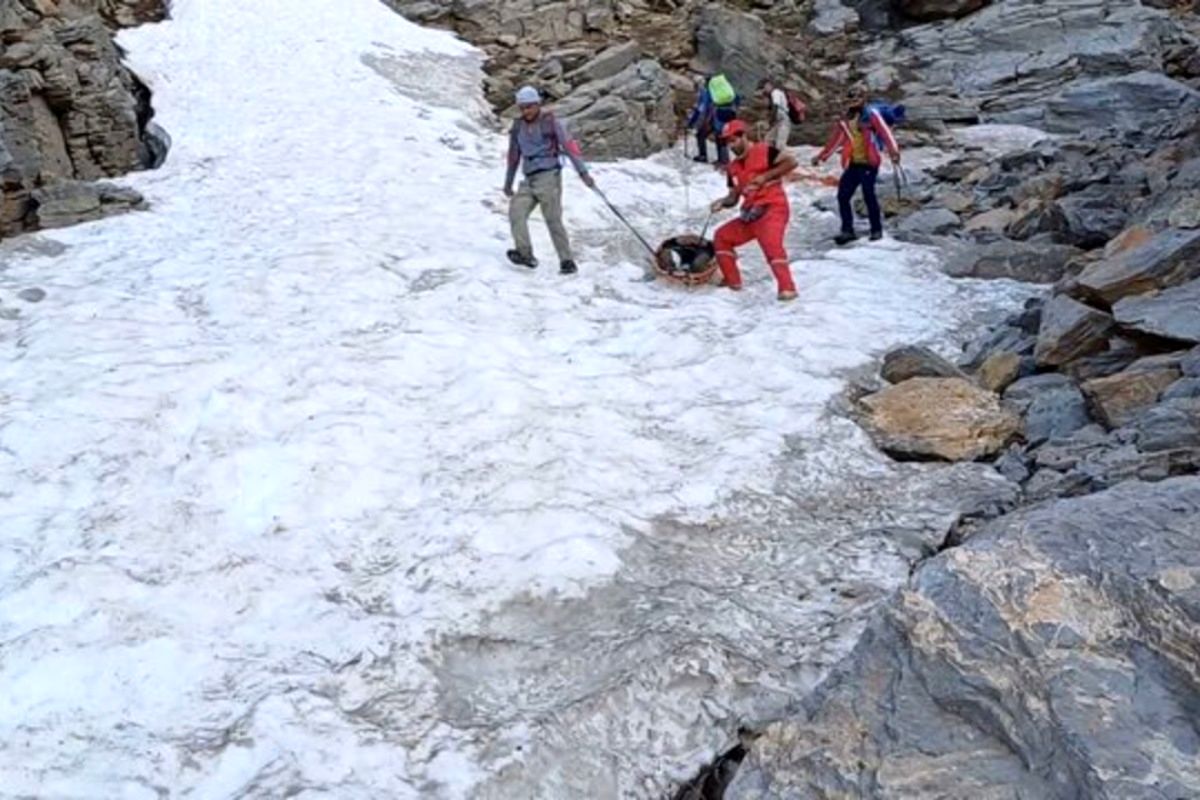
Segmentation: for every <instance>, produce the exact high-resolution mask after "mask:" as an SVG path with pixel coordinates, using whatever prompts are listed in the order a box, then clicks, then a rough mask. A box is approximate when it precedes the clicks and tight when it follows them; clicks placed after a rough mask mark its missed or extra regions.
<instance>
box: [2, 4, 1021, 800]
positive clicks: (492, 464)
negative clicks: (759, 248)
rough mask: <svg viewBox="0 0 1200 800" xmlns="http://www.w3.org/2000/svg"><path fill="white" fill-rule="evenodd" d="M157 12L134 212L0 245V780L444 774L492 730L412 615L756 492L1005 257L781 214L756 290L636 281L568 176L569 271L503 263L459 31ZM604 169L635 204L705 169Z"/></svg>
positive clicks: (621, 250)
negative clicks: (787, 294) (157, 165)
mask: <svg viewBox="0 0 1200 800" xmlns="http://www.w3.org/2000/svg"><path fill="white" fill-rule="evenodd" d="M172 11H173V18H172V20H170V21H168V22H166V23H163V24H159V25H153V26H146V27H143V28H140V29H137V30H132V31H127V32H125V33H123V34H122V37H121V41H122V45H123V46H125V47H126V48H127V49H128V50H129V51H130V53H131V57H132V63H133V66H134V68H135V69H136V70H137V71H138V72H139V74H140V75H142V76H143V78H145V79H147V80H148V82H149V83H150V85H151V87H152V89H153V91H154V98H155V105H156V107H157V109H158V111H159V119H160V121H161V122H162V124H163V125H164V126H165V127H166V128H167V129H168V130H169V131H170V132H171V134H172V136H173V139H174V142H175V149H174V150H173V151H172V153H171V156H170V158H169V160H168V162H167V164H166V166H164V167H163V168H162V169H161V170H159V171H157V172H154V173H148V174H142V175H138V176H133V177H131V178H129V179H128V180H127V183H128V184H130V185H132V186H135V187H136V188H138V189H139V190H141V191H142V192H144V193H145V194H146V196H147V197H148V199H149V200H150V202H151V205H152V209H151V210H150V211H149V212H146V213H141V214H133V215H127V216H124V217H121V218H117V219H111V220H106V221H103V222H99V223H95V224H90V225H84V226H80V227H77V228H73V229H70V230H66V231H57V232H55V233H53V234H45V235H42V236H40V237H38V238H39V239H41V240H45V241H52V242H54V243H56V244H57V245H61V246H62V247H65V248H66V250H65V252H63V253H61V254H57V255H47V254H42V255H39V252H43V251H44V252H46V253H50V252H53V250H54V248H53V247H48V248H43V249H42V250H39V249H38V248H31V247H27V246H24V245H10V244H6V245H5V250H4V251H3V252H4V260H5V266H4V270H3V272H2V273H0V290H4V291H5V293H7V292H8V290H11V289H19V288H23V287H26V286H31V285H35V284H36V285H38V286H41V287H43V288H45V289H46V290H47V292H48V296H47V298H46V299H45V300H44V301H43V302H42V303H40V304H38V305H36V306H32V305H31V306H23V307H22V316H21V317H20V318H19V319H18V320H16V321H15V322H4V323H3V324H4V325H5V326H6V327H5V328H4V329H2V331H0V336H2V337H3V338H2V339H0V341H2V343H3V352H4V359H3V362H2V366H0V375H2V385H3V387H4V388H3V394H2V395H0V402H2V403H3V406H4V423H3V427H2V429H0V484H2V485H3V486H4V487H5V490H4V491H5V500H6V504H7V506H8V508H7V510H6V513H5V517H6V525H5V527H4V547H3V553H2V554H0V641H2V642H3V652H4V658H3V661H2V662H0V683H2V684H3V685H4V686H5V687H6V691H5V692H4V693H3V694H0V742H4V744H3V745H2V746H0V774H3V775H4V776H5V791H8V792H12V793H14V794H16V795H36V796H63V797H75V796H79V797H83V796H87V797H97V796H105V797H113V796H127V797H142V796H145V797H150V796H155V795H156V794H162V793H166V794H174V793H180V794H185V793H194V794H196V795H197V796H206V797H224V796H260V795H262V796H266V795H272V796H274V795H275V794H279V793H287V792H290V791H291V790H292V789H293V788H295V787H308V788H310V789H312V790H314V791H317V790H321V791H328V792H332V793H334V794H336V795H338V796H341V797H417V796H436V795H442V796H453V797H458V796H463V795H464V794H466V793H468V792H469V791H470V787H471V786H472V785H474V784H475V783H476V782H477V781H478V780H479V779H480V775H481V774H482V773H481V772H480V773H477V772H475V770H476V769H477V768H478V767H477V766H474V765H478V764H480V763H483V762H484V761H487V762H488V763H491V764H495V763H497V759H498V758H500V757H499V756H496V755H495V754H494V753H492V754H488V753H484V752H483V751H481V750H479V749H477V748H473V747H470V746H468V745H466V744H464V741H465V739H464V733H463V732H462V731H460V730H457V729H455V728H454V727H453V726H449V725H447V724H445V723H444V722H443V721H442V719H443V717H444V714H445V711H444V709H443V708H442V707H441V706H439V698H438V697H437V695H436V692H435V691H434V688H433V687H432V683H433V678H432V676H431V673H430V671H429V669H428V668H427V666H426V663H425V661H424V658H425V657H426V656H427V655H428V653H429V651H430V649H431V648H432V647H434V646H435V644H436V642H437V640H438V638H439V637H441V636H445V635H448V634H449V633H450V632H452V631H463V630H470V628H471V625H472V624H473V620H475V619H477V618H478V617H479V616H480V615H481V614H483V613H484V612H486V611H487V610H489V609H493V608H495V607H497V606H498V605H499V604H501V603H502V602H504V601H506V600H509V599H511V598H514V597H518V596H533V597H538V596H554V597H563V596H572V595H575V596H577V595H580V594H581V593H583V592H584V591H586V590H587V588H588V587H592V586H595V585H597V584H598V583H601V582H603V580H604V579H605V578H606V577H608V576H611V575H612V574H613V573H614V572H615V571H616V570H618V569H619V568H620V566H621V563H622V562H621V553H622V549H623V548H624V547H626V546H627V545H628V544H629V542H630V536H631V534H633V533H639V532H640V533H644V532H646V531H648V530H649V524H650V521H651V520H653V519H655V518H656V517H659V516H661V515H669V516H671V517H673V518H676V519H680V520H688V519H690V520H704V519H707V518H709V517H711V516H713V515H719V514H721V513H724V512H726V511H728V509H727V508H726V504H727V503H728V502H729V499H730V498H731V497H732V496H733V495H734V494H735V493H737V492H747V491H760V492H770V491H771V487H772V480H773V476H772V464H773V460H774V459H775V458H777V457H778V455H779V453H780V451H781V449H782V448H783V446H784V437H785V436H788V435H791V434H805V435H809V436H812V435H814V434H815V433H816V432H818V430H819V427H818V426H820V425H821V424H822V423H821V416H822V412H823V408H824V406H825V403H826V402H827V401H828V399H829V398H830V397H831V396H832V395H833V394H834V393H835V392H836V391H837V390H838V389H839V387H840V379H839V377H838V376H839V374H840V372H841V371H842V370H844V369H847V368H850V367H853V366H856V365H858V364H861V363H862V362H863V361H864V360H866V359H868V358H869V357H870V356H871V355H873V354H875V353H878V352H879V351H881V350H882V349H883V348H885V347H886V346H888V345H890V344H893V343H896V342H900V341H910V340H920V339H925V338H929V337H934V336H937V335H939V334H940V333H942V332H943V331H944V330H945V329H946V328H947V327H948V326H951V325H954V324H957V323H958V322H959V321H961V320H963V319H966V318H969V316H970V315H971V314H972V313H974V309H975V308H976V306H977V305H980V304H988V303H991V302H993V301H994V300H995V298H996V297H997V296H998V294H997V293H998V292H1000V291H1001V290H1000V289H999V288H998V287H996V286H992V287H987V288H986V289H979V288H978V287H967V286H966V285H964V284H957V285H956V284H952V283H951V282H949V281H948V280H946V279H944V278H943V277H941V276H940V275H939V274H938V273H937V271H936V270H935V269H934V266H933V264H932V260H931V257H930V255H929V254H928V253H926V252H923V251H920V250H916V249H913V248H908V247H902V246H900V245H897V244H895V243H890V242H884V243H881V244H880V245H878V246H863V247H861V248H859V249H855V250H850V251H846V252H841V253H836V254H833V255H831V256H829V257H812V258H806V257H805V254H804V253H803V252H800V251H799V250H797V251H796V252H795V253H794V255H795V256H796V257H797V263H796V265H795V269H796V272H797V277H798V283H799V287H800V292H801V299H800V300H799V301H798V302H796V303H793V304H790V305H786V306H784V305H778V304H776V303H775V300H774V293H773V286H772V285H771V284H770V282H769V281H768V280H767V278H766V276H765V269H764V267H763V265H762V263H761V260H760V259H759V258H758V257H757V255H753V256H750V257H748V259H747V263H746V264H745V269H746V272H747V278H748V282H747V290H746V291H745V292H743V293H741V294H738V295H734V294H727V293H719V292H717V291H709V290H705V291H697V292H692V293H682V292H679V291H676V290H673V289H672V288H670V287H666V286H663V285H659V284H647V283H643V282H642V281H641V280H640V279H641V276H642V272H643V268H642V266H641V264H640V260H641V254H639V253H637V251H636V249H631V247H630V245H629V237H628V236H626V235H625V234H624V233H623V232H622V231H621V229H620V228H618V226H617V224H616V222H615V221H614V220H613V219H612V218H611V216H609V215H608V212H607V211H606V210H604V208H603V207H602V206H601V204H600V203H599V201H598V200H597V198H595V197H593V196H591V195H590V194H588V193H586V192H585V191H584V190H583V188H582V187H581V186H580V185H579V184H578V182H577V181H575V179H574V177H573V176H567V177H566V182H567V205H568V218H569V221H570V227H571V229H572V231H573V232H574V233H575V237H576V241H577V245H578V247H579V250H580V254H581V258H580V261H581V263H582V274H581V275H580V276H578V277H575V278H564V277H560V276H558V275H557V274H554V272H553V271H552V270H546V269H543V270H540V271H538V272H535V273H523V272H521V271H518V270H514V269H512V268H510V267H508V266H507V265H506V264H505V262H504V261H503V255H502V253H503V250H504V248H505V247H506V243H507V237H508V233H507V222H506V220H505V217H504V215H503V201H502V198H501V197H500V195H499V185H500V181H501V178H502V172H503V163H502V151H503V139H502V138H501V137H500V136H498V135H497V134H496V133H495V131H494V130H492V129H491V128H489V127H488V126H487V124H486V120H487V112H486V109H485V108H484V105H483V102H482V99H481V97H480V94H479V91H478V86H479V79H480V72H479V63H480V56H479V54H478V53H477V52H475V51H474V50H472V49H470V48H468V47H466V46H464V45H462V44H461V43H459V42H456V41H455V40H453V39H452V38H451V37H449V36H447V35H445V34H441V33H435V32H430V31H425V30H422V29H419V28H417V27H415V26H413V25H411V24H409V23H407V22H405V21H404V20H402V19H401V18H400V17H398V16H397V15H395V14H392V13H390V12H389V11H388V10H387V9H386V8H385V7H384V6H383V5H382V4H381V3H379V2H376V0H344V2H339V3H330V2H325V1H324V0H256V2H252V3H247V2H242V0H176V1H175V2H174V3H173V4H172ZM597 175H598V180H599V181H600V184H601V185H602V186H603V187H604V189H605V190H606V192H607V193H608V195H609V196H610V197H611V198H612V199H613V200H614V201H616V202H618V203H619V204H620V205H622V206H623V207H624V208H626V209H628V210H629V212H630V213H631V214H632V215H633V217H634V218H635V220H637V223H638V224H639V225H641V226H644V228H645V229H646V230H648V231H650V232H652V236H653V235H656V234H661V235H663V236H665V235H667V234H670V233H676V232H679V230H678V228H679V227H680V226H685V223H687V224H691V225H696V226H698V220H699V219H700V218H701V217H702V216H703V215H702V214H701V213H699V209H700V208H701V207H702V205H703V202H704V201H705V200H707V199H709V198H711V197H715V196H717V195H719V194H721V193H722V189H721V185H720V182H719V180H718V179H717V178H716V177H715V176H714V175H711V174H707V173H694V174H692V177H693V183H692V184H691V185H690V188H688V187H685V186H684V185H683V184H682V183H681V182H680V171H679V169H678V167H677V162H676V161H675V160H673V159H672V158H671V157H663V158H660V159H657V160H654V161H650V162H645V163H635V164H615V165H606V166H601V167H600V168H598V169H597ZM688 192H690V193H691V194H688ZM793 197H794V200H795V201H796V207H797V217H798V218H797V225H798V226H804V225H814V224H821V225H824V224H826V222H825V221H824V218H817V217H812V216H807V212H806V211H804V207H805V206H806V204H807V201H808V199H809V197H810V195H809V194H807V193H806V192H805V191H803V190H801V189H795V190H794V194H793ZM681 198H683V202H682V203H681ZM689 203H694V204H693V205H692V207H691V214H690V215H688V214H686V213H684V211H685V210H686V208H685V209H684V211H681V205H683V206H685V207H686V206H687V205H688V204H689ZM818 219H820V222H818V221H817V220H818ZM533 225H534V228H535V230H536V234H537V236H538V237H539V238H538V239H537V240H536V241H537V245H538V247H539V250H540V252H541V253H542V254H543V256H544V258H545V257H546V256H548V254H549V253H550V252H551V251H550V248H549V246H548V240H547V239H546V237H545V233H544V231H543V230H540V221H539V220H538V219H536V218H535V220H534V221H533ZM634 247H636V245H634ZM545 260H548V258H545ZM934 310H936V313H931V312H932V311H934ZM510 728H511V726H510Z"/></svg>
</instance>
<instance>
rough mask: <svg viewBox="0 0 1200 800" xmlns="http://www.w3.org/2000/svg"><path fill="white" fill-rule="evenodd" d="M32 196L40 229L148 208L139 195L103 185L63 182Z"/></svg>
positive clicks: (75, 223)
mask: <svg viewBox="0 0 1200 800" xmlns="http://www.w3.org/2000/svg"><path fill="white" fill-rule="evenodd" d="M32 197H33V201H34V203H35V204H36V210H35V211H34V214H35V215H36V223H37V226H38V227H40V228H63V227H66V226H68V225H77V224H78V223H80V222H90V221H92V220H96V219H101V218H103V217H111V216H113V215H115V214H122V213H124V212H126V211H131V210H134V209H141V208H145V202H144V201H143V199H142V196H141V195H140V194H138V192H136V191H134V190H133V189H128V188H126V187H123V186H114V185H113V184H111V183H103V182H101V183H84V182H82V181H60V182H58V183H54V184H51V185H49V186H45V187H42V188H41V189H35V190H34V191H33V193H32Z"/></svg>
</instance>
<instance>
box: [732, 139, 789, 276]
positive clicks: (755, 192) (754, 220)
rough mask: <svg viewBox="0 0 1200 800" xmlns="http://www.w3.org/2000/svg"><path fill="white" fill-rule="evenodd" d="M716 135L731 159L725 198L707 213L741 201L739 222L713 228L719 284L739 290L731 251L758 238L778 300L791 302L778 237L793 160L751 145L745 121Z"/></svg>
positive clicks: (783, 227)
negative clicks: (785, 179) (726, 145)
mask: <svg viewBox="0 0 1200 800" xmlns="http://www.w3.org/2000/svg"><path fill="white" fill-rule="evenodd" d="M721 135H722V137H723V138H724V139H725V140H726V141H728V142H729V149H730V150H731V151H732V152H733V156H734V158H733V160H732V161H730V162H729V168H728V171H727V175H728V177H729V194H727V195H726V196H725V197H722V198H721V199H720V200H717V201H716V202H714V203H713V204H712V210H713V211H714V212H715V211H718V210H720V209H722V208H732V207H733V206H735V205H737V202H738V199H739V198H741V201H742V210H741V213H739V214H738V218H737V219H734V220H730V221H729V222H726V223H725V224H724V225H722V226H721V227H719V228H717V232H716V234H715V235H714V237H713V245H714V247H715V249H716V251H717V264H718V265H719V266H720V267H721V277H722V285H723V286H726V287H728V288H730V289H733V290H734V291H737V290H739V289H741V288H742V274H741V272H739V271H738V265H737V255H736V254H735V253H734V251H733V249H734V248H735V247H738V246H740V245H743V244H745V243H746V242H748V241H750V240H751V239H757V240H758V246H759V247H761V248H762V251H763V255H764V256H765V257H766V259H767V263H768V264H769V265H770V267H771V272H773V273H774V274H775V281H776V283H778V284H779V299H780V300H795V299H796V284H795V283H793V282H792V270H791V268H790V267H789V266H788V256H787V251H786V250H784V249H783V234H784V232H785V231H786V230H787V224H788V217H790V216H791V208H790V207H789V206H788V199H787V194H786V193H785V192H784V191H783V176H784V175H787V174H788V173H789V172H791V171H792V170H794V169H795V168H796V159H794V158H792V156H790V155H788V154H787V153H785V152H781V151H779V150H778V149H777V148H776V147H774V146H773V145H769V144H767V143H766V142H751V141H750V139H749V137H748V136H747V133H746V123H744V122H742V121H741V120H740V119H739V120H734V121H733V122H730V123H729V124H728V125H726V126H725V129H724V130H723V131H722V132H721Z"/></svg>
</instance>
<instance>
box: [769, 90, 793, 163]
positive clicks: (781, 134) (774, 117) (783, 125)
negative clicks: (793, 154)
mask: <svg viewBox="0 0 1200 800" xmlns="http://www.w3.org/2000/svg"><path fill="white" fill-rule="evenodd" d="M762 90H763V92H764V93H765V94H766V95H767V102H768V103H769V104H770V107H771V110H770V111H769V112H768V114H769V119H770V125H771V127H770V129H768V130H767V138H766V141H768V142H770V143H771V144H773V145H775V147H776V149H778V150H783V149H784V148H785V147H787V145H788V138H789V137H790V136H791V135H792V116H791V113H790V111H789V109H788V95H787V92H786V91H784V90H783V89H782V88H781V87H779V86H776V85H775V82H774V81H772V80H771V79H770V78H767V79H765V80H763V82H762Z"/></svg>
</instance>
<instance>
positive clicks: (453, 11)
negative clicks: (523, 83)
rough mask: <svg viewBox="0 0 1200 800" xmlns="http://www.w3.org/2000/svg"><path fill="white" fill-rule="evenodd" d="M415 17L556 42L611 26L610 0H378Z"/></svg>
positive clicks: (613, 16) (612, 1)
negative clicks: (431, 0)
mask: <svg viewBox="0 0 1200 800" xmlns="http://www.w3.org/2000/svg"><path fill="white" fill-rule="evenodd" d="M384 2H385V3H386V4H387V5H388V6H390V7H392V8H393V9H395V10H396V11H398V12H400V13H401V14H403V15H404V16H406V17H408V18H409V19H412V20H415V21H417V22H424V23H430V22H436V23H441V24H449V25H450V26H451V27H452V28H454V29H456V30H463V29H465V28H473V29H475V30H480V31H487V32H488V33H489V34H490V35H491V36H492V37H493V38H494V37H497V36H514V37H516V38H517V39H518V40H519V41H523V42H534V43H537V44H541V45H551V46H553V45H557V44H559V43H561V42H566V41H571V40H574V39H579V38H582V37H583V36H584V35H585V34H587V33H592V32H596V33H606V32H608V31H610V30H611V29H612V28H613V25H614V22H615V19H616V12H617V2H616V0H558V2H551V3H545V2H542V1H541V0H440V1H439V2H428V1H427V0H384Z"/></svg>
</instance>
